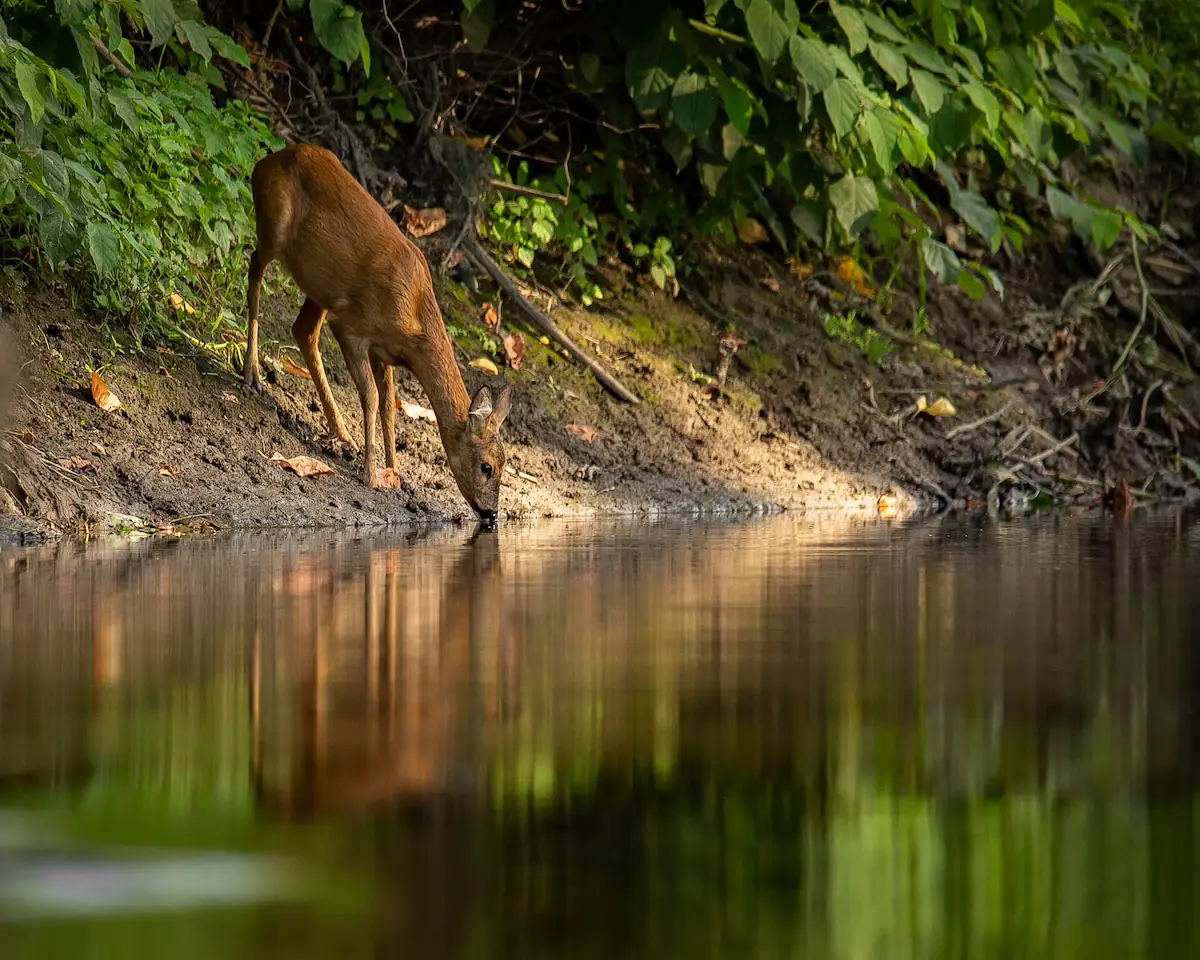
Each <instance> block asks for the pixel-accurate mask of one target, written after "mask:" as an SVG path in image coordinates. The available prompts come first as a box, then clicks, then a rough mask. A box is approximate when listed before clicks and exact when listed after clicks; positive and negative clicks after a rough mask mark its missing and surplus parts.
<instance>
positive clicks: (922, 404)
mask: <svg viewBox="0 0 1200 960" xmlns="http://www.w3.org/2000/svg"><path fill="white" fill-rule="evenodd" d="M927 406H929V401H928V400H926V399H925V398H924V397H917V413H921V412H922V411H923V410H924V409H925V408H926V407H927Z"/></svg>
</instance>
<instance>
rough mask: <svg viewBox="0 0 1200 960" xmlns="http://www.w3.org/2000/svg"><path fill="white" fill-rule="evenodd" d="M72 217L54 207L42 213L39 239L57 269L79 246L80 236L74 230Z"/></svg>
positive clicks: (39, 224) (39, 220) (47, 256)
mask: <svg viewBox="0 0 1200 960" xmlns="http://www.w3.org/2000/svg"><path fill="white" fill-rule="evenodd" d="M74 226H75V225H74V224H73V223H72V222H71V219H70V217H68V216H67V214H66V213H65V212H63V210H62V209H61V208H60V207H58V206H52V207H49V208H47V209H46V210H44V211H43V212H42V215H41V217H40V218H39V219H38V239H40V240H41V241H42V249H43V250H44V251H46V258H47V259H48V260H49V261H50V265H51V266H52V267H57V266H59V265H60V264H62V263H64V262H66V260H67V259H68V258H69V257H70V256H71V254H73V253H74V252H75V248H76V247H77V246H78V245H79V235H78V234H77V233H76V231H75V229H74Z"/></svg>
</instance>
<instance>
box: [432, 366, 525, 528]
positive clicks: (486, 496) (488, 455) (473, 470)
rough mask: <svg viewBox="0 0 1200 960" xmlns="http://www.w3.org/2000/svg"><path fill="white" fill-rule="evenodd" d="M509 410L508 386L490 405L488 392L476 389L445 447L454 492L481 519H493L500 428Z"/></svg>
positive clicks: (500, 453) (500, 455)
mask: <svg viewBox="0 0 1200 960" xmlns="http://www.w3.org/2000/svg"><path fill="white" fill-rule="evenodd" d="M511 407H512V387H511V386H506V387H505V388H504V389H503V390H501V391H500V396H499V398H498V399H497V400H496V403H495V406H493V405H492V393H491V391H490V390H488V388H487V387H480V388H479V390H478V391H477V392H476V394H475V396H474V397H472V398H471V408H470V410H469V411H468V413H467V420H466V423H465V424H462V425H461V426H460V427H459V429H458V431H457V436H455V437H454V438H452V439H451V441H450V442H449V443H447V444H446V453H447V459H448V460H449V462H450V472H451V473H453V474H454V479H455V481H456V482H457V483H458V489H459V490H461V491H462V495H463V496H464V497H466V499H467V503H469V504H470V505H471V507H472V509H474V511H475V512H476V514H478V515H479V518H480V519H481V520H494V519H496V510H497V508H498V507H499V505H500V477H501V476H502V475H503V473H504V444H503V443H502V442H501V441H500V426H501V424H503V423H504V418H505V417H507V416H508V411H509V409H510V408H511Z"/></svg>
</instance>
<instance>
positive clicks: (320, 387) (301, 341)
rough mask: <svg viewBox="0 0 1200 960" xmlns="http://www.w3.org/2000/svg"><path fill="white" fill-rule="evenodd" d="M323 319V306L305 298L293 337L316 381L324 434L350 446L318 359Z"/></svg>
mask: <svg viewBox="0 0 1200 960" xmlns="http://www.w3.org/2000/svg"><path fill="white" fill-rule="evenodd" d="M324 323H325V308H324V307H323V306H321V305H320V304H319V303H317V302H316V301H315V300H313V298H312V297H309V298H308V299H306V300H305V301H304V306H302V307H301V308H300V313H299V315H298V316H297V317H296V322H295V323H293V324H292V337H293V338H294V339H295V341H296V345H297V346H299V347H300V353H301V354H302V355H303V356H304V363H305V365H306V366H307V367H308V373H309V375H310V376H311V377H312V379H313V383H314V384H315V385H316V388H317V396H318V397H319V398H320V400H321V409H322V410H324V411H325V422H326V423H327V424H328V425H329V430H328V432H327V434H326V435H327V436H328V437H329V439H331V440H340V441H341V442H342V443H344V444H346V446H348V447H350V448H351V449H353V448H354V441H352V440H351V439H350V434H349V433H347V432H346V424H345V423H344V422H343V421H342V414H341V411H339V410H338V407H337V404H336V403H335V402H334V399H333V392H332V391H331V390H330V389H329V379H328V378H327V377H326V376H325V365H324V364H323V363H322V362H321V351H320V349H319V346H318V344H319V341H320V339H321V326H322V324H324ZM343 352H344V350H343Z"/></svg>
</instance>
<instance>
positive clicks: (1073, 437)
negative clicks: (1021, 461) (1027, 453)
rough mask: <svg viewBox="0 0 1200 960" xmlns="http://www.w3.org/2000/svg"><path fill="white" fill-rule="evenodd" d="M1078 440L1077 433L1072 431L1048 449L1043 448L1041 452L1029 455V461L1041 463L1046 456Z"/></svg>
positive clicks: (1052, 454)
mask: <svg viewBox="0 0 1200 960" xmlns="http://www.w3.org/2000/svg"><path fill="white" fill-rule="evenodd" d="M1078 440H1079V434H1078V433H1073V434H1071V435H1070V436H1069V437H1067V439H1066V440H1060V441H1059V442H1058V443H1056V444H1055V445H1054V446H1052V447H1051V448H1050V449H1049V450H1043V451H1042V452H1041V453H1039V454H1037V455H1035V456H1032V457H1030V458H1029V462H1030V463H1041V462H1042V461H1043V460H1045V459H1046V458H1048V457H1052V456H1054V455H1055V454H1056V453H1061V452H1062V451H1063V450H1065V449H1066V448H1067V447H1069V446H1071V444H1073V443H1075V442H1076V441H1078Z"/></svg>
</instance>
